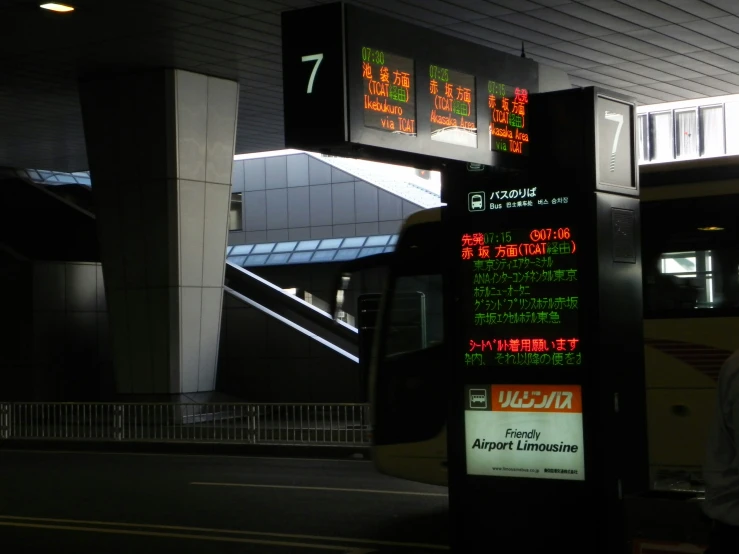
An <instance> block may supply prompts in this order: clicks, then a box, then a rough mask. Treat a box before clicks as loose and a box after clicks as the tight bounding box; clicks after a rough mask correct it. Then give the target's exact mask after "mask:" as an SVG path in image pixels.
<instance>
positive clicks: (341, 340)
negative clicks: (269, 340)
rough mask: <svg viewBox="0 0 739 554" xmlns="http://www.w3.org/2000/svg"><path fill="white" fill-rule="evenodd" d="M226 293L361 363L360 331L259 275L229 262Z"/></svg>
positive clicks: (227, 263) (227, 265)
mask: <svg viewBox="0 0 739 554" xmlns="http://www.w3.org/2000/svg"><path fill="white" fill-rule="evenodd" d="M224 291H225V292H226V293H227V294H230V295H231V296H233V297H234V298H237V299H239V300H241V301H242V302H245V303H247V304H249V305H250V306H252V307H253V308H256V309H257V310H260V311H261V312H263V313H266V314H267V315H269V316H271V317H274V318H276V319H278V320H280V321H282V322H283V323H285V324H286V325H289V326H290V327H292V328H293V329H295V330H297V331H299V332H301V333H303V334H304V335H306V336H308V337H310V338H312V339H313V340H315V341H317V342H320V343H321V344H323V345H324V346H327V347H328V348H330V349H332V350H333V351H335V352H337V353H338V354H340V355H342V356H344V357H345V358H348V359H350V360H352V361H354V362H359V358H358V357H357V356H358V352H359V346H358V342H359V341H358V333H357V328H356V327H352V326H351V325H348V324H346V323H344V322H343V321H338V320H335V319H334V318H332V317H331V315H330V314H328V313H327V312H324V311H323V310H320V309H318V308H316V307H315V306H313V305H312V304H310V303H308V302H306V301H305V300H302V299H301V298H297V297H296V296H294V295H292V294H289V293H287V292H285V291H283V290H282V289H281V288H279V287H277V286H276V285H273V284H272V283H270V282H269V281H267V280H266V279H263V278H262V277H260V276H259V275H256V274H255V273H252V272H251V271H248V270H246V269H244V268H243V267H239V266H237V265H234V264H231V263H229V262H226V282H225V286H224Z"/></svg>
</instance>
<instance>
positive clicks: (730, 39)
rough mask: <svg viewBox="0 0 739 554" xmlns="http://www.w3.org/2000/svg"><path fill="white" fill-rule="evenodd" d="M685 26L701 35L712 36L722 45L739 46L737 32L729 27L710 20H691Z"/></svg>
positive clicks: (738, 34)
mask: <svg viewBox="0 0 739 554" xmlns="http://www.w3.org/2000/svg"><path fill="white" fill-rule="evenodd" d="M685 26H686V27H687V28H689V29H691V30H692V31H696V32H698V33H701V34H702V35H705V36H709V37H713V38H714V39H716V40H717V41H719V42H721V43H723V44H724V45H729V46H734V47H737V46H739V33H737V32H735V31H732V30H731V29H726V28H725V27H722V26H720V25H716V24H715V23H713V22H711V21H704V20H699V21H691V22H689V23H686V24H685ZM724 47H725V46H724Z"/></svg>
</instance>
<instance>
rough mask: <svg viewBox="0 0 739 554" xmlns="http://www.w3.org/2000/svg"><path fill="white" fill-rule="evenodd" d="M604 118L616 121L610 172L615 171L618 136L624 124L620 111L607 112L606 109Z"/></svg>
mask: <svg viewBox="0 0 739 554" xmlns="http://www.w3.org/2000/svg"><path fill="white" fill-rule="evenodd" d="M606 119H607V120H608V121H615V122H616V123H618V127H616V134H615V135H614V137H613V146H612V147H611V173H613V172H614V171H616V150H618V137H619V136H620V135H621V127H623V126H624V116H623V115H621V114H620V113H615V112H609V111H608V110H606Z"/></svg>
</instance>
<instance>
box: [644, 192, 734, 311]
mask: <svg viewBox="0 0 739 554" xmlns="http://www.w3.org/2000/svg"><path fill="white" fill-rule="evenodd" d="M738 209H739V198H738V197H736V196H728V197H716V196H713V197H703V198H684V199H678V200H668V201H662V202H645V203H643V204H642V222H643V223H642V243H643V252H642V259H643V274H644V308H645V317H648V318H661V317H694V316H696V315H726V312H727V311H739V241H737V225H736V217H737V215H736V214H737V213H738V212H737V210H738Z"/></svg>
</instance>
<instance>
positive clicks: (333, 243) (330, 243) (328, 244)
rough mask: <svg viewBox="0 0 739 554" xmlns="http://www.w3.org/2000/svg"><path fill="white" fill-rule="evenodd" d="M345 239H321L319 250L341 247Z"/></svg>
mask: <svg viewBox="0 0 739 554" xmlns="http://www.w3.org/2000/svg"><path fill="white" fill-rule="evenodd" d="M342 240H344V239H326V240H322V241H321V246H319V247H318V249H319V250H328V249H329V248H339V247H340V246H341V241H342Z"/></svg>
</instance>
